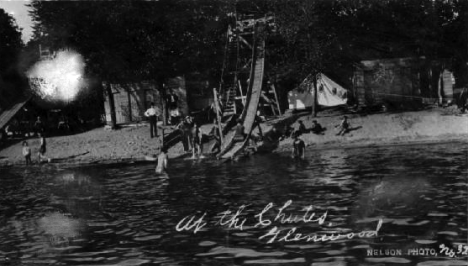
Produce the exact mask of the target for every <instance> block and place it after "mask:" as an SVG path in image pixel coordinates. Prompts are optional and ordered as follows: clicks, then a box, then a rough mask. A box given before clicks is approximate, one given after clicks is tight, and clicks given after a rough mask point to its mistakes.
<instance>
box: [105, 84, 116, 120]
mask: <svg viewBox="0 0 468 266" xmlns="http://www.w3.org/2000/svg"><path fill="white" fill-rule="evenodd" d="M106 92H107V97H108V98H109V110H110V115H111V128H112V129H116V128H117V118H116V115H115V103H114V94H113V93H112V87H111V85H110V83H108V82H106Z"/></svg>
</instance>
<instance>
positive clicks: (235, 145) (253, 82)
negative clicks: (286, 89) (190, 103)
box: [218, 22, 265, 158]
mask: <svg viewBox="0 0 468 266" xmlns="http://www.w3.org/2000/svg"><path fill="white" fill-rule="evenodd" d="M264 30H265V23H263V22H258V23H256V25H255V31H254V35H255V38H254V49H253V52H252V67H251V72H250V79H249V87H248V91H247V98H246V104H245V107H244V110H243V112H242V115H241V120H242V124H243V126H244V134H245V135H246V138H245V140H244V141H242V142H234V132H233V131H231V132H229V134H228V136H227V137H226V141H225V143H227V145H225V146H224V147H223V149H222V150H221V152H220V154H219V155H218V157H221V158H232V157H234V156H236V155H237V154H238V153H239V152H241V151H242V150H243V149H244V148H245V147H246V146H247V145H248V143H249V139H250V134H251V133H252V130H253V128H254V123H255V120H256V115H257V108H258V103H259V101H260V98H261V96H262V87H263V77H264V70H265V31H264Z"/></svg>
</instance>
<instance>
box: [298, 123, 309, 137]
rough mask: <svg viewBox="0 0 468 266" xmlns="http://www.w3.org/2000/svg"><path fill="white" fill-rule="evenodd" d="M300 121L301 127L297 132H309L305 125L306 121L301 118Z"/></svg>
mask: <svg viewBox="0 0 468 266" xmlns="http://www.w3.org/2000/svg"><path fill="white" fill-rule="evenodd" d="M298 122H299V128H298V129H297V132H298V133H299V134H305V133H307V129H306V127H305V125H304V122H302V120H299V121H298Z"/></svg>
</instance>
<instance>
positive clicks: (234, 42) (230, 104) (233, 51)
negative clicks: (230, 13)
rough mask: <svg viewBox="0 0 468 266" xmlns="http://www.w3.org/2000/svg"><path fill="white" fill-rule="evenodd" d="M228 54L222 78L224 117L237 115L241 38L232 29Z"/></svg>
mask: <svg viewBox="0 0 468 266" xmlns="http://www.w3.org/2000/svg"><path fill="white" fill-rule="evenodd" d="M225 51H226V54H225V57H224V58H225V61H224V67H223V74H222V79H221V86H220V87H221V88H220V92H221V93H220V94H221V99H220V100H221V103H222V117H223V118H225V117H229V116H232V115H235V114H236V112H237V110H236V94H237V92H236V89H237V63H238V57H239V40H238V38H237V35H235V34H233V33H232V31H231V30H229V31H228V34H227V43H226V50H225Z"/></svg>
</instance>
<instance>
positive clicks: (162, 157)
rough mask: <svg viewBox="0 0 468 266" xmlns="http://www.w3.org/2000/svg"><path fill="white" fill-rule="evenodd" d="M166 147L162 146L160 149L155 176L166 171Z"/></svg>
mask: <svg viewBox="0 0 468 266" xmlns="http://www.w3.org/2000/svg"><path fill="white" fill-rule="evenodd" d="M168 159H169V158H168V156H167V147H165V146H163V147H162V148H161V153H160V154H159V155H158V164H157V166H156V174H164V173H165V172H166V169H167V161H168Z"/></svg>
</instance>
